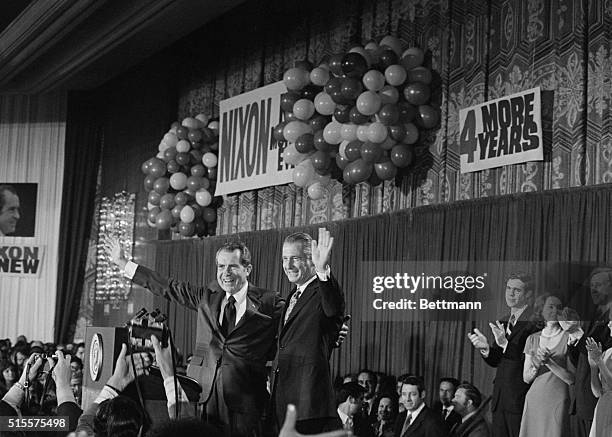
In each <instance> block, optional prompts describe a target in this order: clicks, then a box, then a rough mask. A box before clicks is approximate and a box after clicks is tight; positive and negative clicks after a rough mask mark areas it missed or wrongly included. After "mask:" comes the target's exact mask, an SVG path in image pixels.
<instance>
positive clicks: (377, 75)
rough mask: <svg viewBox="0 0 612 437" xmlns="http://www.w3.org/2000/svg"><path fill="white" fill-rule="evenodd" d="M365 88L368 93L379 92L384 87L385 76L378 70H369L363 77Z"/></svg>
mask: <svg viewBox="0 0 612 437" xmlns="http://www.w3.org/2000/svg"><path fill="white" fill-rule="evenodd" d="M362 82H363V84H364V85H365V87H366V88H367V89H368V90H370V91H380V90H381V89H382V87H383V86H385V75H384V74H382V73H381V72H380V71H378V70H370V71H368V72H367V73H365V74H364V75H363V79H362Z"/></svg>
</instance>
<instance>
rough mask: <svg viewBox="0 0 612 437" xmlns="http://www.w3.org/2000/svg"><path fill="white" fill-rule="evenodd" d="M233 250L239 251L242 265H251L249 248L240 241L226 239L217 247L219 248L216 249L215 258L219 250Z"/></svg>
mask: <svg viewBox="0 0 612 437" xmlns="http://www.w3.org/2000/svg"><path fill="white" fill-rule="evenodd" d="M235 250H239V251H240V264H242V265H243V266H244V267H248V266H250V265H251V252H250V251H249V248H248V247H247V245H246V244H244V243H243V242H242V241H228V242H227V243H225V244H224V245H223V246H221V247H220V248H219V250H217V253H216V255H215V260H216V259H217V257H218V256H219V253H221V252H230V253H231V252H234V251H235Z"/></svg>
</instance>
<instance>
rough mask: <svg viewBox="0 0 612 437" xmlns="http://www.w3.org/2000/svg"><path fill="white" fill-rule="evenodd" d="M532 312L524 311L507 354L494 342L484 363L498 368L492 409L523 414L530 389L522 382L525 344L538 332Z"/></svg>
mask: <svg viewBox="0 0 612 437" xmlns="http://www.w3.org/2000/svg"><path fill="white" fill-rule="evenodd" d="M532 311H533V310H532V309H531V308H527V309H525V311H523V313H522V314H521V316H520V317H519V319H518V320H517V322H516V323H515V325H514V329H513V330H512V334H510V337H509V338H508V347H506V351H505V352H504V351H503V350H502V348H501V347H499V346H498V345H497V343H495V341H493V344H492V345H491V348H490V351H489V356H488V357H487V358H485V359H484V360H485V361H486V363H487V364H488V365H490V366H492V367H497V372H496V373H495V381H494V383H493V397H492V404H491V410H492V411H497V410H498V409H499V410H500V411H504V412H508V413H514V414H522V413H523V405H524V404H525V394H527V390H529V384H525V382H524V381H523V363H524V362H525V354H524V352H523V351H524V349H525V342H526V341H527V337H529V336H530V335H531V334H533V333H534V332H536V331H538V327H537V326H536V324H535V323H533V322H531V321H530V319H531V317H532V314H533V312H532ZM508 318H509V317H508V316H506V317H505V318H504V319H503V320H502V323H503V325H504V328H505V327H506V326H507V324H508Z"/></svg>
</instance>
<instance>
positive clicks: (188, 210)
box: [181, 205, 195, 223]
mask: <svg viewBox="0 0 612 437" xmlns="http://www.w3.org/2000/svg"><path fill="white" fill-rule="evenodd" d="M193 219H195V212H194V211H193V208H192V207H191V206H189V205H185V206H184V207H183V209H181V221H182V222H184V223H191V222H192V221H193Z"/></svg>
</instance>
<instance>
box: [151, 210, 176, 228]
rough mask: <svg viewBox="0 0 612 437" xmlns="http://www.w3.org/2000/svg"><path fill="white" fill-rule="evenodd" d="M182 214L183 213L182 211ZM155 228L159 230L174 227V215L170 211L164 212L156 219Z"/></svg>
mask: <svg viewBox="0 0 612 437" xmlns="http://www.w3.org/2000/svg"><path fill="white" fill-rule="evenodd" d="M181 212H182V211H181ZM155 226H156V227H157V229H161V230H164V229H170V226H172V213H171V212H170V211H168V210H163V211H162V212H160V213H159V214H157V217H155Z"/></svg>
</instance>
